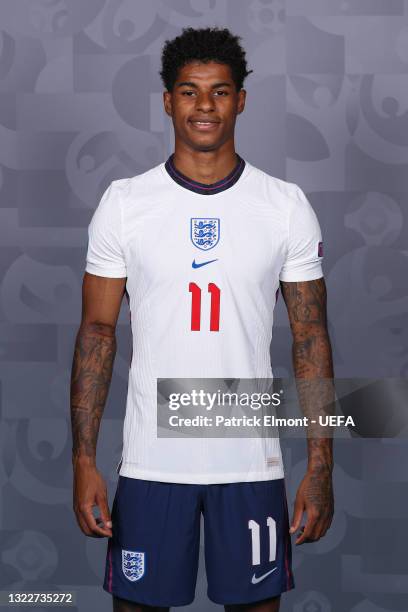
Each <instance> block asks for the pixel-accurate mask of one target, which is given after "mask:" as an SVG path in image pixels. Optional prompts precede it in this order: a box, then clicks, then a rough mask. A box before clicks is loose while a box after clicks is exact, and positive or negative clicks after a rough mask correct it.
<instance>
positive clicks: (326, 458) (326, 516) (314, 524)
mask: <svg viewBox="0 0 408 612" xmlns="http://www.w3.org/2000/svg"><path fill="white" fill-rule="evenodd" d="M281 290H282V296H283V299H284V301H285V304H286V307H287V310H288V315H289V322H290V327H291V331H292V335H293V345H292V358H293V369H294V374H295V378H296V385H297V390H298V395H299V403H300V406H301V408H302V410H303V413H304V415H305V416H307V417H309V418H310V417H315V418H316V417H318V415H319V414H327V413H330V414H333V413H334V411H333V409H334V399H335V395H334V386H333V361H332V353H331V346H330V339H329V335H328V331H327V314H326V301H327V295H326V285H325V281H324V278H319V279H317V280H312V281H303V282H284V281H281ZM307 434H308V440H307V444H308V469H307V473H306V475H305V477H304V479H303V481H302V483H301V484H300V486H299V489H298V492H297V495H296V501H295V509H294V515H293V520H292V526H291V529H290V531H291V533H294V532H295V531H297V529H298V528H299V526H300V523H301V520H302V515H303V512H304V511H306V513H307V522H306V526H305V527H304V531H303V533H302V535H300V536H299V537H298V538H297V540H296V544H303V543H304V542H307V541H314V540H318V539H319V538H321V537H322V536H323V535H324V534H325V533H326V531H327V529H328V528H329V527H330V524H331V521H332V517H333V512H334V502H333V485H332V470H333V440H332V437H331V432H329V431H328V432H327V437H326V436H325V429H324V428H323V427H320V426H319V425H317V426H316V427H314V426H310V427H309V428H308V431H307Z"/></svg>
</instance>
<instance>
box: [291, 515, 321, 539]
mask: <svg viewBox="0 0 408 612" xmlns="http://www.w3.org/2000/svg"><path fill="white" fill-rule="evenodd" d="M318 523H319V516H318V515H317V514H315V513H313V512H310V511H309V512H307V521H306V525H305V527H304V529H303V532H302V534H301V535H300V536H298V538H297V540H296V542H295V544H303V543H304V542H307V541H312V542H313V541H314V539H315V537H314V536H315V530H316V527H317V525H318Z"/></svg>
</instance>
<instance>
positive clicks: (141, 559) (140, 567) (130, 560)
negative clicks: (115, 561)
mask: <svg viewBox="0 0 408 612" xmlns="http://www.w3.org/2000/svg"><path fill="white" fill-rule="evenodd" d="M122 571H123V573H124V574H125V576H126V578H127V579H128V580H130V581H131V582H136V580H140V578H142V576H143V575H144V573H145V553H144V552H138V551H135V550H123V549H122Z"/></svg>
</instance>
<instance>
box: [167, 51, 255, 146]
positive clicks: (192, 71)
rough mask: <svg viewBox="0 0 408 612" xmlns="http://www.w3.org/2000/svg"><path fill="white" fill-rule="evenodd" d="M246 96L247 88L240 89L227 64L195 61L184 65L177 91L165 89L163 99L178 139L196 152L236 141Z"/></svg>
mask: <svg viewBox="0 0 408 612" xmlns="http://www.w3.org/2000/svg"><path fill="white" fill-rule="evenodd" d="M245 95H246V92H245V90H244V89H241V90H240V91H239V92H238V91H237V90H236V87H235V83H234V81H233V79H232V76H231V69H230V67H229V66H228V65H227V64H218V63H216V62H208V63H207V64H205V63H202V62H191V63H189V64H186V65H185V66H183V67H182V68H180V70H179V72H178V75H177V80H176V82H175V84H174V87H173V91H172V92H167V91H166V92H164V94H163V100H164V107H165V111H166V113H167V114H168V115H170V116H171V118H172V121H173V126H174V132H175V137H176V139H180V140H182V141H183V142H184V143H185V144H186V145H187V146H188V147H190V148H191V149H194V150H196V151H212V150H216V149H219V148H220V147H221V145H223V144H224V143H225V142H226V141H228V140H230V139H232V140H233V137H234V128H235V120H236V116H237V115H238V114H240V113H241V112H242V111H243V110H244V106H245ZM200 122H201V123H200Z"/></svg>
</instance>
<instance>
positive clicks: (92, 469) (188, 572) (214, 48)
mask: <svg viewBox="0 0 408 612" xmlns="http://www.w3.org/2000/svg"><path fill="white" fill-rule="evenodd" d="M249 72H250V71H247V69H246V60H245V52H244V51H243V49H242V48H241V46H240V44H239V37H238V36H233V35H232V34H231V32H229V30H228V29H218V28H203V29H200V30H193V29H192V28H188V29H184V30H183V32H182V34H181V35H180V36H178V37H176V38H175V39H174V40H172V41H166V45H165V47H164V49H163V54H162V71H161V73H160V74H161V77H162V79H163V82H164V85H165V87H166V91H165V92H164V97H163V99H164V108H165V111H166V113H167V114H168V115H169V116H170V117H171V119H172V122H173V126H174V133H175V150H174V153H173V154H172V155H171V156H170V157H169V158H168V159H167V161H166V162H165V163H161V164H159V165H158V166H155V167H154V168H152V169H150V170H149V171H147V172H145V173H143V174H140V175H137V176H134V177H131V178H125V179H120V180H116V181H113V182H112V183H111V184H110V185H109V187H108V188H107V190H106V191H105V193H104V195H103V197H102V199H101V201H100V203H99V206H98V207H97V209H96V211H95V213H94V216H93V218H92V221H91V223H90V226H89V244H88V253H87V265H86V273H85V275H84V280H83V315H82V321H81V326H80V329H79V331H78V335H77V339H76V345H75V354H74V361H73V369H72V384H71V411H72V429H73V466H74V510H75V513H76V517H77V520H78V523H79V525H80V527H81V529H82V531H83V532H84V533H85V534H86V535H89V536H93V537H106V536H107V537H108V538H109V539H108V550H107V558H106V571H105V579H104V584H103V587H104V589H105V590H107V591H108V592H110V593H111V594H112V596H113V607H114V610H116V611H121V612H124V611H133V612H139V611H142V610H168V609H169V608H170V607H171V606H183V605H188V604H189V603H190V602H191V601H193V599H194V591H195V584H196V576H197V564H198V552H199V537H200V534H199V529H200V515H201V513H203V516H204V536H205V547H204V548H205V562H206V573H207V579H208V596H209V598H210V599H212V600H213V601H214V602H216V603H219V604H222V605H224V606H225V610H228V611H233V610H247V611H250V610H254V611H257V612H276V611H277V610H278V609H279V601H280V594H281V593H282V592H284V591H287V590H290V589H292V588H293V586H294V582H293V576H292V570H291V542H290V533H294V532H295V531H297V530H298V529H299V527H300V524H301V520H302V514H303V511H306V513H307V522H306V526H305V528H304V530H303V532H302V533H301V534H300V535H298V537H297V540H296V544H302V543H303V542H307V541H314V540H317V539H319V538H320V537H321V536H322V535H324V533H325V532H326V530H327V529H328V527H329V525H330V523H331V519H332V514H333V495H332V478H331V474H332V447H331V442H330V440H328V439H316V438H315V439H310V440H309V441H308V470H307V473H306V475H305V477H304V479H303V481H302V483H301V485H300V487H299V490H298V494H297V497H296V502H295V510H294V517H293V520H292V525H291V528H290V530H289V519H288V511H287V504H286V494H285V485H284V479H283V466H282V456H281V450H280V446H279V440H278V438H272V439H270V440H268V441H267V444H265V440H264V439H262V438H249V437H247V438H224V439H223V438H207V437H205V436H203V437H202V438H197V437H195V438H187V437H186V438H182V439H180V438H179V439H171V438H162V437H158V436H157V421H156V415H157V387H156V384H157V378H187V379H188V378H224V377H225V378H233V377H243V378H252V379H255V378H258V377H259V378H271V377H272V375H273V373H272V370H271V364H270V354H269V346H270V341H271V334H272V323H273V308H274V305H275V301H276V296H277V292H278V289H279V286H280V288H281V291H282V295H283V298H284V300H285V303H286V306H287V309H288V314H289V320H290V325H291V330H292V333H293V339H294V341H293V364H294V370H295V375H296V376H297V377H299V378H304V379H313V378H315V377H321V378H327V379H331V378H332V376H333V374H332V358H331V349H330V342H329V338H328V333H327V327H326V289H325V283H324V279H323V273H322V268H321V259H322V237H321V232H320V227H319V223H318V221H317V218H316V215H315V213H314V211H313V209H312V207H311V205H310V204H309V202H308V200H307V199H306V197H305V195H304V193H303V192H302V190H301V189H300V188H299V187H298V186H297V185H296V184H294V183H288V182H285V181H283V180H280V179H277V178H274V177H272V176H270V175H268V174H266V173H265V172H263V171H261V170H259V169H257V168H256V167H254V166H252V165H251V164H250V163H249V162H248V161H246V160H244V159H243V158H242V157H241V156H239V155H238V154H237V153H236V152H235V148H234V129H235V122H236V117H237V115H239V114H240V113H242V112H243V110H244V106H245V96H246V92H245V90H244V89H243V87H242V86H243V80H244V78H245V77H246V76H247V75H248V74H249ZM256 127H258V126H254V129H255V128H256ZM207 251H208V252H207ZM125 293H126V296H127V299H128V301H129V306H130V312H131V325H132V336H133V345H132V348H133V350H132V361H131V367H130V375H129V387H128V396H127V404H126V417H125V423H124V430H123V453H122V458H121V461H120V465H119V466H118V470H119V481H118V487H117V490H116V495H115V499H114V502H113V507H112V515H110V512H109V507H108V499H107V491H106V485H105V482H104V480H103V478H102V476H101V474H100V473H99V472H98V470H97V468H96V464H95V455H96V442H97V436H98V430H99V425H100V419H101V417H102V413H103V409H104V405H105V401H106V397H107V394H108V389H109V384H110V381H111V375H112V368H113V361H114V357H115V352H116V340H115V326H116V323H117V318H118V314H119V309H120V305H121V301H122V298H123V295H124V294H125ZM306 403H307V401H306ZM93 506H98V507H99V510H100V514H101V516H100V518H99V520H98V519H95V518H94V516H93V514H92V507H93Z"/></svg>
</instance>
